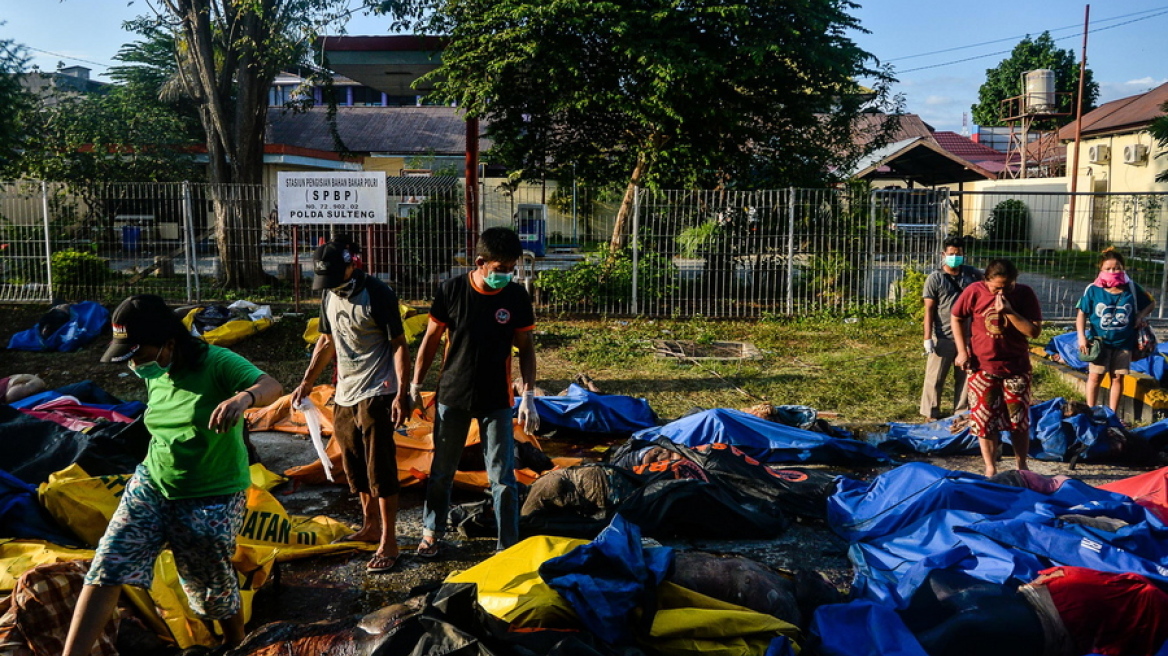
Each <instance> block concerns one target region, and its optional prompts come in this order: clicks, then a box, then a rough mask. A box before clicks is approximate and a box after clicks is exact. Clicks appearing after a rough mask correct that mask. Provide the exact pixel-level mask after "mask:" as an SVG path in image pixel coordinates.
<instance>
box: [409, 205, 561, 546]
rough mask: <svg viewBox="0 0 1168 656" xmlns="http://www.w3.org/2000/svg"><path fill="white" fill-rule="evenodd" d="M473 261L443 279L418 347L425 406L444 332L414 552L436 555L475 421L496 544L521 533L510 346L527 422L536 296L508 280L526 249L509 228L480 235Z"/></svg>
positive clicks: (417, 388)
mask: <svg viewBox="0 0 1168 656" xmlns="http://www.w3.org/2000/svg"><path fill="white" fill-rule="evenodd" d="M475 255H476V258H475V269H474V270H473V271H471V272H470V273H468V274H467V275H464V276H458V277H456V278H452V279H450V280H447V281H446V282H444V283H442V285H441V286H440V287H439V288H438V292H437V293H436V294H435V295H434V303H433V305H432V306H431V307H430V325H429V327H428V328H427V329H426V336H425V337H423V338H422V344H421V346H420V347H419V349H418V359H417V362H416V365H415V371H414V378H413V382H412V383H411V384H410V396H411V397H412V398H413V400H414V407H415V408H422V407H423V406H422V403H421V385H422V381H423V380H425V379H426V372H427V371H429V369H430V364H431V363H432V362H433V361H434V356H435V355H436V354H437V352H438V346H439V343H440V342H441V340H442V334H443V333H446V334H447V343H446V350H445V352H444V355H443V359H442V371H441V374H440V376H439V379H438V393H437V414H436V416H435V418H434V460H433V464H432V465H431V466H430V476H429V478H428V479H427V482H426V506H425V509H424V511H423V514H422V526H423V531H422V542H421V543H420V544H419V545H418V555H419V556H422V557H424V558H434V557H436V556H438V552H439V544H440V541H441V539H442V536H443V534H444V533H445V530H446V518H447V514H448V513H449V510H450V488H451V485H452V484H453V482H454V472H455V471H456V470H457V468H458V460H459V458H460V456H461V455H462V450H463V448H464V447H465V445H466V438H467V432H468V431H469V429H470V422H471V420H478V425H479V436H480V437H481V439H482V442H483V446H484V449H483V450H484V453H485V455H486V461H487V478H488V480H489V481H490V485H491V496H492V497H493V498H494V502H495V519H496V520H497V524H498V527H499V542H498V548H499V549H505V548H507V547H510V546H511V545H513V544H515V543H516V542H518V541H519V492H518V484H517V483H516V481H515V438H514V433H513V430H514V429H513V426H512V421H511V418H512V412H511V405H512V395H511V347H512V346H515V347H516V348H518V350H519V376H520V379H521V380H522V385H523V399H522V401H521V402H520V405H519V420H520V422H521V423H523V424H524V428H525V430H527V431H528V432H534V431H535V430H536V429H537V428H538V427H539V415H538V414H537V413H536V412H535V404H534V401H533V396H534V388H535V345H534V343H533V342H532V339H531V330H532V328H534V327H535V312H534V310H533V309H532V307H531V298H530V297H529V296H528V295H527V292H526V291H525V290H524V289H523V287H521V286H520V285H519V284H517V283H514V282H512V281H511V276H512V275H513V274H514V272H515V266H516V264H517V263H518V261H519V258H520V257H521V256H522V255H523V246H522V245H521V244H520V242H519V236H518V235H516V234H515V233H514V232H513V231H511V230H508V229H507V228H490V229H488V230H486V231H484V232H483V234H482V236H480V237H479V243H478V247H477V249H476V253H475Z"/></svg>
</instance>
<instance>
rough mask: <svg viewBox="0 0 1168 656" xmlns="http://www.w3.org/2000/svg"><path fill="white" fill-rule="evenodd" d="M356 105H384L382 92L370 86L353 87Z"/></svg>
mask: <svg viewBox="0 0 1168 656" xmlns="http://www.w3.org/2000/svg"><path fill="white" fill-rule="evenodd" d="M352 91H353V106H354V107H383V106H384V105H385V101H384V100H383V98H382V95H381V92H380V91H378V90H377V89H371V88H369V87H352Z"/></svg>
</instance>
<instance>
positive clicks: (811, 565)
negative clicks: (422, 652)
mask: <svg viewBox="0 0 1168 656" xmlns="http://www.w3.org/2000/svg"><path fill="white" fill-rule="evenodd" d="M45 310H46V308H45V307H43V306H36V307H34V306H6V307H0V312H2V313H3V314H2V316H3V317H4V319H3V321H0V340H2V343H3V344H7V340H8V338H9V336H11V334H12V333H13V332H16V331H17V330H22V329H24V328H27V327H29V326H31V325H33V324H34V323H35V322H36V320H37V317H39V316H40V314H42V313H43V312H44V311H45ZM303 329H304V319H303V318H291V317H290V318H287V319H284V320H282V321H280V322H278V323H276V324H275V325H274V326H273V327H272V328H271V330H270V331H268V332H266V333H264V334H262V335H261V336H257V337H254V338H251V339H248V340H246V341H244V342H242V343H241V344H239V345H238V346H237V347H235V348H234V349H233V350H235V351H236V352H238V353H240V354H241V355H243V356H244V357H246V358H248V359H249V360H251V361H252V362H253V363H255V364H256V365H257V366H259V367H260V368H261V369H263V370H265V371H267V372H268V373H270V374H272V375H273V376H274V377H276V378H277V379H278V380H281V381H284V382H285V383H286V384H287V383H288V382H291V381H297V380H299V379H300V377H301V376H302V374H303V370H304V368H305V366H306V365H307V363H308V351H307V345H306V344H305V342H304V341H303V340H302V339H301V337H300V336H301V333H302V332H303ZM104 344H105V340H104V339H99V340H98V342H97V343H95V344H94V345H91V346H90V347H88V348H85V349H82V350H80V351H77V352H75V353H52V354H42V353H26V352H14V351H4V352H3V353H0V376H2V375H8V374H12V373H25V372H27V373H37V374H39V375H40V376H41V377H42V378H44V379H45V381H46V383H47V384H48V385H49V386H50V387H56V386H60V385H64V384H67V383H72V382H77V381H80V380H85V379H89V380H93V381H94V382H96V383H97V384H98V385H100V386H101V387H103V388H105V389H106V390H108V391H109V392H111V393H113V394H114V395H116V396H119V397H121V398H123V399H126V400H131V399H137V400H144V389H143V387H142V385H141V383H140V381H138V380H137V379H136V378H134V377H133V376H132V375H131V374H130V373H129V372H128V371H127V370H126V369H125V367H122V366H118V365H104V364H101V363H99V362H98V358H99V356H100V352H101V349H102V348H103V347H104ZM853 428H857V427H853ZM252 439H253V443H254V444H255V445H256V448H257V450H258V451H259V454H260V457H261V459H262V461H263V462H264V464H265V465H266V466H267V467H268V468H269V469H271V470H273V471H275V472H277V473H280V472H282V471H284V469H286V468H287V467H291V466H294V465H301V464H306V463H308V462H310V461H312V460H313V459H314V456H313V454H312V447H311V445H310V443H309V442H308V440H306V439H304V438H301V437H298V436H293V435H288V434H282V433H258V434H253V438H252ZM598 446H600V447H602V446H603V445H570V444H558V443H555V442H551V441H548V442H545V444H544V447H545V449H546V450H548V451H549V452H552V453H554V454H561V453H575V454H590V455H592V456H596V455H598V453H599V450H598V449H597V448H596V447H598ZM601 450H602V449H601ZM914 459H915V458H914ZM931 462H933V463H934V464H936V465H938V466H941V467H944V468H947V469H955V470H966V471H975V472H976V471H980V469H981V462H980V458H978V457H956V458H933V459H932V460H931ZM890 467H891V466H887V467H879V468H870V469H863V470H850V471H849V470H840V469H836V470H833V471H835V472H837V473H839V474H843V475H848V476H853V477H859V478H862V479H869V478H871V477H872V476H875V475H876V474H879V473H880V472H882V471H885V470H887V469H889V468H890ZM1012 467H1013V464H1012V461H1010V460H1007V461H1006V462H1005V463H1004V464H1003V468H1005V469H1008V468H1012ZM1032 468H1033V469H1035V470H1036V471H1038V472H1040V473H1044V474H1059V473H1062V474H1073V475H1074V476H1076V477H1077V478H1080V479H1082V480H1085V481H1087V482H1088V483H1091V484H1096V485H1098V484H1101V483H1105V482H1108V481H1112V480H1116V479H1119V478H1126V477H1128V476H1132V475H1134V474H1136V473H1139V472H1140V471H1144V470H1137V469H1131V468H1126V467H1116V466H1110V465H1096V464H1086V465H1079V466H1078V468H1077V469H1076V470H1075V471H1074V472H1070V471H1069V470H1068V466H1067V465H1065V464H1062V463H1042V462H1035V463H1033V467H1032ZM1149 468H1150V467H1149ZM274 494H275V496H276V498H277V499H279V500H280V501H281V502H282V503H283V504H284V505H285V507H286V508H287V510H288V511H289V512H291V513H294V514H309V515H316V514H325V515H329V516H331V517H334V518H337V519H339V520H342V521H346V522H348V523H350V524H356V523H357V522H358V521H359V504H358V502H357V500H356V498H355V497H354V496H353V495H351V494H349V492H348V490H347V489H346V488H342V487H340V486H334V485H321V486H305V487H303V488H301V489H295V490H294V489H292V486H291V485H290V484H285V485H283V486H281V487H279V488H276V490H274ZM473 499H474V497H473V496H470V495H468V494H466V493H456V496H455V502H456V503H457V502H459V501H469V500H473ZM421 505H422V496H421V487H420V486H415V487H412V488H406V489H405V490H403V492H402V494H401V501H400V506H401V511H400V515H399V522H398V541H399V545H400V546H401V548H402V550H403V551H406V552H407V553H408V552H411V551H412V549H413V547H414V546H415V545H416V543H417V541H418V539H419V538H420V537H421ZM667 544H669V545H670V546H673V547H675V548H678V549H702V550H707V551H712V552H719V553H737V554H742V555H745V556H748V557H750V558H753V559H755V560H758V561H760V562H762V563H765V564H767V565H770V566H773V567H779V568H783V569H814V570H817V571H820V572H823V573H824V574H826V575H827V576H828V577H829V578H830V579H831V580H832V581H833V582H834V583H835V584H836V585H837V586H839V587H840V588H841V589H844V590H846V589H847V587H848V585H849V582H850V579H851V567H850V565H849V563H848V560H847V545H846V544H845V543H844V542H843V541H842V540H840V539H839V538H838V537H836V536H835V535H834V534H833V533H832V532H831V531H830V530H829V529H828V528H827V527H826V526H824V525H816V524H796V525H793V526H792V527H791V529H790V530H788V531H787V532H786V533H785V534H783V535H782V536H780V537H778V538H776V539H773V540H721V539H719V538H718V536H717V535H711V536H709V538H707V539H700V540H678V541H670V542H668V543H667ZM446 546H447V548H446V550H445V552H444V553H445V554H446V556H447V557H446V558H444V559H443V560H441V561H437V562H434V561H427V560H422V559H418V558H414V557H406V558H404V559H403V560H402V561H401V564H400V565H399V566H398V568H397V569H396V570H395V571H393V572H390V573H388V574H372V575H371V574H367V573H366V572H365V563H366V562H367V560H368V557H369V555H368V554H366V553H354V554H342V555H334V556H327V557H316V558H311V559H305V560H300V561H295V562H289V563H284V564H281V565H280V566H279V573H278V576H277V577H276V581H275V582H274V583H273V584H271V585H269V586H267V587H265V588H264V589H263V590H261V591H260V592H259V593H258V594H257V596H256V598H255V603H254V609H253V618H252V621H251V623H250V624H249V628H253V629H254V628H255V627H258V626H260V625H262V624H264V623H267V622H271V621H277V620H283V621H297V622H312V621H318V620H325V619H339V618H342V617H345V616H348V615H360V614H364V613H367V612H370V611H372V610H375V609H377V608H380V607H381V606H384V605H386V604H390V603H395V602H399V601H402V600H404V599H406V598H408V597H409V596H411V590H414V589H415V588H417V587H419V586H424V585H427V584H431V583H435V582H438V581H441V580H442V579H443V578H444V577H445V576H446V575H447V574H449V573H450V572H452V571H456V570H461V569H465V568H467V567H469V566H471V565H474V564H475V563H477V562H480V561H481V560H483V559H484V558H486V557H488V556H489V555H490V554H491V553H492V550H493V548H494V541H493V540H490V539H463V538H460V537H459V536H457V535H450V536H448V541H447V545H446Z"/></svg>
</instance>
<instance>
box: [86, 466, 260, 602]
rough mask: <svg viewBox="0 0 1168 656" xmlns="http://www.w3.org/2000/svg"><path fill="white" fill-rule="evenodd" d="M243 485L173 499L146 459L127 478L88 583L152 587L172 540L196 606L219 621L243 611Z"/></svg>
mask: <svg viewBox="0 0 1168 656" xmlns="http://www.w3.org/2000/svg"><path fill="white" fill-rule="evenodd" d="M246 500H247V496H246V494H245V493H244V492H237V493H235V494H224V495H218V496H212V497H198V498H194V499H167V498H166V497H165V496H163V495H162V492H160V491H159V490H158V488H157V487H155V486H154V483H153V482H152V481H151V480H150V475H149V473H148V472H147V471H146V466H145V465H138V469H137V471H135V472H134V476H133V477H131V478H130V482H129V483H127V484H126V489H125V491H124V492H123V493H122V500H121V502H120V503H119V504H118V509H117V511H116V512H114V516H113V518H112V519H111V520H110V523H109V527H108V528H106V531H105V535H104V536H102V538H101V543H100V544H98V546H97V555H96V556H95V557H94V559H93V565H92V566H91V567H90V568H89V574H88V575H86V577H85V582H86V583H87V584H90V585H121V584H128V585H135V586H139V587H143V588H149V587H150V585H151V583H152V582H153V580H154V561H155V560H156V559H157V558H158V555H159V554H160V553H161V552H162V549H163V547H164V546H166V545H169V546H170V549H171V551H172V552H173V553H174V561H175V565H176V566H177V568H178V574H179V580H180V581H181V583H182V588H183V592H185V593H186V596H187V600H188V602H189V603H190V605H191V609H192V610H194V611H195V613H196V614H197V615H199V616H200V617H202V618H205V619H211V620H218V619H224V618H226V617H230V616H232V615H234V614H235V613H237V612H239V608H240V599H239V579H238V577H237V576H236V573H235V568H234V567H232V565H231V557H232V555H234V554H235V535H236V533H238V532H239V529H240V528H241V527H242V526H243V515H244V509H245V507H246Z"/></svg>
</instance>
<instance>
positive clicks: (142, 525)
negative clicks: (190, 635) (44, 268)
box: [63, 294, 282, 656]
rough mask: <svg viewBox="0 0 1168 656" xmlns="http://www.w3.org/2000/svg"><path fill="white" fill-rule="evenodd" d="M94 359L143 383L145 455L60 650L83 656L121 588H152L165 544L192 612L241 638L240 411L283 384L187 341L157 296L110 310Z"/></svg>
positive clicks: (243, 455)
mask: <svg viewBox="0 0 1168 656" xmlns="http://www.w3.org/2000/svg"><path fill="white" fill-rule="evenodd" d="M111 319H112V323H113V331H114V338H113V341H112V342H111V343H110V346H109V349H108V350H106V352H105V355H104V356H102V362H125V363H126V364H127V365H129V367H130V370H131V371H132V372H133V373H134V374H135V375H136V376H138V377H139V378H141V379H143V381H144V382H145V383H146V392H147V403H146V405H147V409H146V415H145V417H144V420H143V421H144V423H145V425H146V429H147V430H149V431H150V445H149V447H148V450H147V453H146V459H145V460H144V461H143V462H142V464H140V465H138V468H137V469H136V470H135V471H134V475H133V476H132V477H131V478H130V480H129V481H128V482H127V483H126V487H125V490H124V491H123V492H122V496H121V499H120V500H119V502H118V509H117V511H115V512H114V515H113V518H111V519H110V523H109V526H108V527H107V528H106V531H105V535H104V536H102V538H101V542H100V543H99V544H98V547H97V552H96V554H95V556H94V559H93V564H92V565H91V566H90V568H89V573H88V574H87V575H86V577H85V587H84V588H82V591H81V596H80V597H79V599H78V601H77V605H76V607H75V608H74V612H73V620H72V622H71V623H70V625H69V634H68V636H67V637H66V639H65V648H64V652H63V653H64V654H66V655H67V656H73V655H77V656H80V655H82V654H89V653H90V650H91V648H92V646H93V645H94V643H95V642H97V640H98V637H99V635H100V634H101V633H103V631H104V629H105V627H106V626H107V625H108V623H109V620H110V617H111V616H112V614H113V611H114V609H115V607H116V605H117V600H118V596H119V593H120V591H121V587H122V585H134V586H138V587H142V588H149V587H150V585H151V583H152V581H153V576H154V561H155V560H156V559H157V557H158V554H159V553H160V552H161V551H162V548H163V547H164V546H169V547H170V549H171V551H172V552H173V553H174V560H175V564H176V565H177V567H178V572H179V577H180V581H181V583H182V587H183V592H184V593H185V594H186V597H187V600H188V602H189V603H190V605H191V609H192V610H194V611H195V613H196V614H197V615H198V616H199V617H201V618H203V619H205V620H217V621H218V622H219V623H220V626H221V627H222V629H223V635H224V637H225V640H226V642H227V643H228V644H237V643H239V642H240V641H242V640H243V627H244V622H243V614H242V613H241V612H240V609H241V605H240V596H239V580H238V577H237V576H236V573H235V569H234V567H233V566H232V564H231V557H232V556H233V555H234V554H235V535H236V533H238V532H239V529H240V528H241V527H242V526H243V517H244V509H245V503H246V490H247V487H248V485H250V483H251V477H250V475H249V473H248V458H247V449H246V447H245V446H244V442H243V422H242V421H241V419H242V418H243V412H244V410H246V409H247V408H248V407H250V406H253V405H267V404H269V403H272V402H273V401H275V400H276V399H277V398H279V396H280V392H281V391H282V390H281V388H280V384H279V383H278V382H276V381H275V380H274V379H273V378H272V377H271V376H268V375H267V374H265V373H264V372H262V371H260V370H259V369H257V368H256V367H255V366H254V365H252V364H251V363H250V362H248V361H247V360H245V359H244V358H243V357H242V356H239V355H237V354H235V353H233V352H232V351H229V350H227V349H225V348H221V347H218V346H209V345H208V344H207V343H206V342H204V341H202V340H201V339H199V338H197V337H194V336H192V335H191V334H190V332H188V331H187V329H186V327H185V326H183V324H182V321H180V320H179V318H178V317H177V316H175V314H174V312H173V311H172V310H171V309H170V308H168V307H167V305H166V302H165V301H163V300H162V299H161V298H159V297H158V296H153V295H149V294H142V295H138V296H131V297H130V298H128V299H126V300H125V301H123V302H122V304H121V305H119V306H118V307H117V309H116V310H114V313H113V316H112V317H111Z"/></svg>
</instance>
